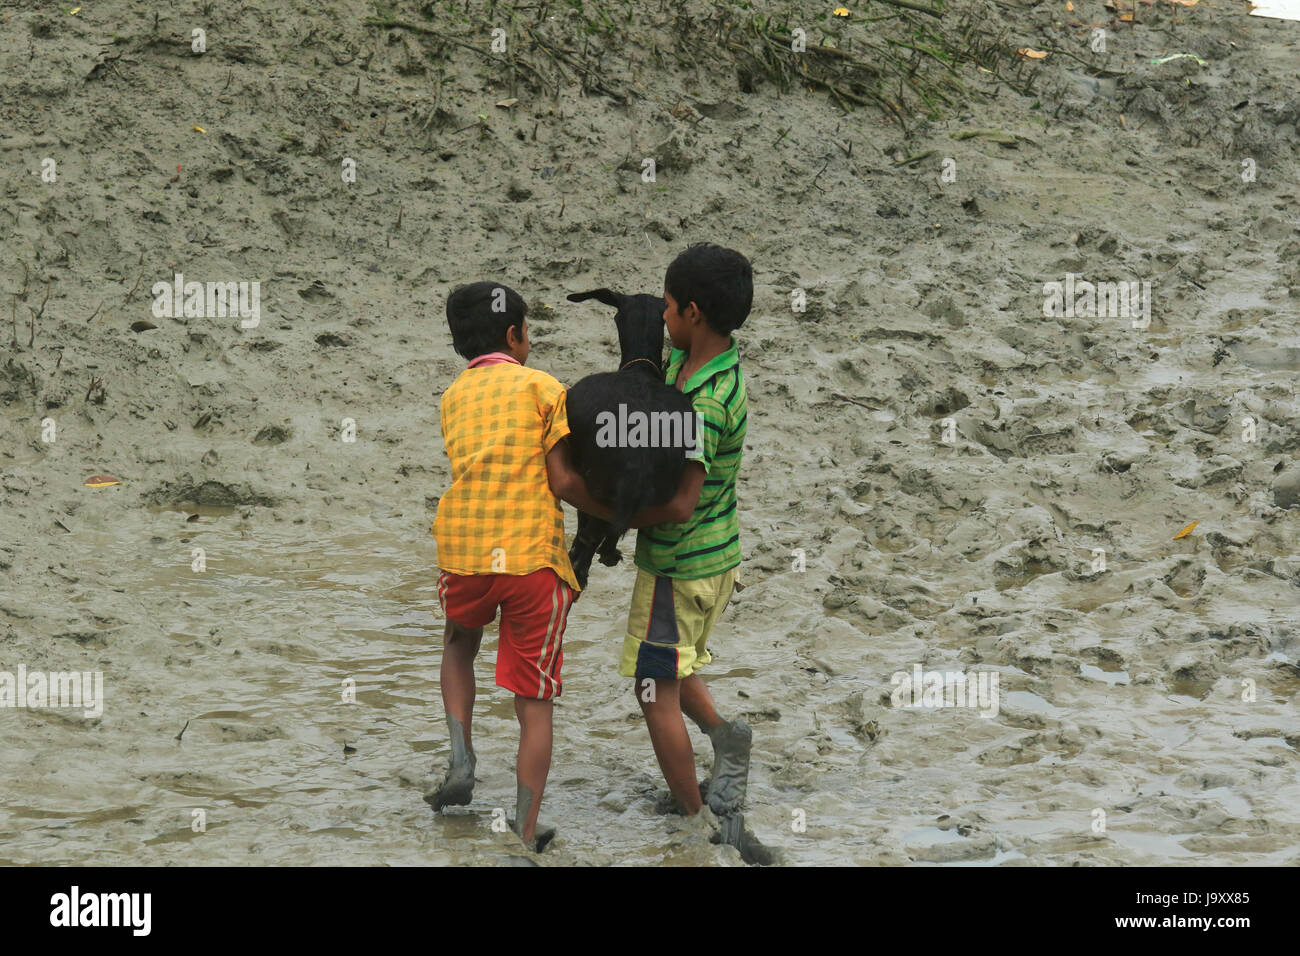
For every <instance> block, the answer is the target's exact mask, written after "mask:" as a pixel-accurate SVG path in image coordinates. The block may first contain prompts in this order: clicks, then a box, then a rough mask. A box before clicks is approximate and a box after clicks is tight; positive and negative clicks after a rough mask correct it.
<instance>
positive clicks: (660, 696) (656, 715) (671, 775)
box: [632, 678, 708, 817]
mask: <svg viewBox="0 0 1300 956" xmlns="http://www.w3.org/2000/svg"><path fill="white" fill-rule="evenodd" d="M680 684H681V681H678V680H676V679H668V678H660V679H657V680H655V681H654V695H653V696H654V698H655V699H654V700H646V699H645V697H646V696H649V695H646V694H645V692H644V691H645V689H644V688H643V687H642V686H641V681H639V680H634V681H633V682H632V691H633V693H635V694H636V699H637V702H638V703H640V705H641V712H642V713H643V714H645V723H646V727H647V728H648V729H649V731H650V743H651V744H653V745H654V749H655V757H656V758H658V760H659V769H660V770H662V771H663V775H664V780H666V781H667V782H668V789H669V790H670V791H672V795H673V799H674V800H676V801H677V803H678V804H680V806H681V808H682V810H684V811H685V813H686V815H687V816H688V817H693V816H695V814H697V813H699V812H700V807H701V806H703V801H701V800H700V785H699V782H698V780H697V779H696V777H695V751H694V749H693V748H692V747H691V738H690V735H689V734H688V733H687V732H686V721H684V720H682V700H681V688H680V686H679V685H680ZM705 693H706V694H707V693H708V692H707V691H706V692H705Z"/></svg>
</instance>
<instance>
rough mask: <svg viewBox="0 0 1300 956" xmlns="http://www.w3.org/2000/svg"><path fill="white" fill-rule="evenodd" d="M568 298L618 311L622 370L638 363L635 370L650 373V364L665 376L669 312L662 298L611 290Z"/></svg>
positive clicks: (615, 320) (594, 291)
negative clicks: (594, 303)
mask: <svg viewBox="0 0 1300 956" xmlns="http://www.w3.org/2000/svg"><path fill="white" fill-rule="evenodd" d="M568 298H569V301H570V302H585V301H586V300H587V299H596V300H597V301H599V302H604V303H605V304H606V305H612V306H613V307H614V308H616V309H617V310H618V311H617V312H616V313H614V324H615V325H616V326H618V347H619V351H620V352H622V357H621V359H620V360H619V368H625V367H627V366H628V365H629V364H631V363H636V364H635V365H632V367H633V368H641V369H645V370H649V366H648V365H647V364H646V362H647V361H648V362H652V363H653V364H654V367H655V369H656V370H658V372H659V373H660V374H662V371H663V360H664V309H665V308H667V304H666V303H665V302H664V300H663V299H662V298H660V297H659V296H657V295H622V294H620V293H618V292H611V291H610V290H609V289H593V290H592V291H590V292H575V293H573V294H572V295H570V296H569V297H568Z"/></svg>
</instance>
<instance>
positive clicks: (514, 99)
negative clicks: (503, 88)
mask: <svg viewBox="0 0 1300 956" xmlns="http://www.w3.org/2000/svg"><path fill="white" fill-rule="evenodd" d="M518 102H519V97H517V96H512V97H510V99H508V100H502V101H501V102H500V103H498V104H497V106H500V107H502V108H503V109H510V107H512V106H514V105H515V104H516V103H518Z"/></svg>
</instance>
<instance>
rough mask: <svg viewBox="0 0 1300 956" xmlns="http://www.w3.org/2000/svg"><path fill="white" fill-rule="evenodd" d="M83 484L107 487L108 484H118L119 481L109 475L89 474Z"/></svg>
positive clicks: (90, 486) (92, 486)
mask: <svg viewBox="0 0 1300 956" xmlns="http://www.w3.org/2000/svg"><path fill="white" fill-rule="evenodd" d="M84 484H85V486H86V487H87V488H107V487H108V486H109V485H120V484H121V482H120V481H118V480H117V479H116V478H114V477H112V476H111V475H91V476H90V477H89V478H87V479H86V480H85V482H84Z"/></svg>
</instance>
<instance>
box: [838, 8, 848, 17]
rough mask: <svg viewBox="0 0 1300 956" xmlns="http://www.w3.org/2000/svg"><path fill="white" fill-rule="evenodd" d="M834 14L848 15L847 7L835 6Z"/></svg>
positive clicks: (839, 15)
mask: <svg viewBox="0 0 1300 956" xmlns="http://www.w3.org/2000/svg"><path fill="white" fill-rule="evenodd" d="M835 15H836V16H837V17H847V16H848V15H849V11H848V8H847V7H836V8H835Z"/></svg>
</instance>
